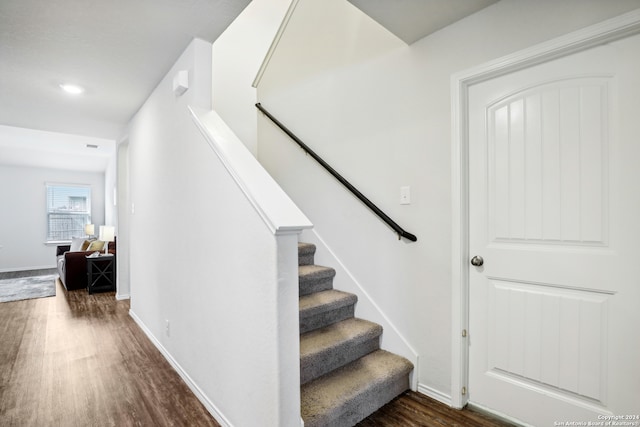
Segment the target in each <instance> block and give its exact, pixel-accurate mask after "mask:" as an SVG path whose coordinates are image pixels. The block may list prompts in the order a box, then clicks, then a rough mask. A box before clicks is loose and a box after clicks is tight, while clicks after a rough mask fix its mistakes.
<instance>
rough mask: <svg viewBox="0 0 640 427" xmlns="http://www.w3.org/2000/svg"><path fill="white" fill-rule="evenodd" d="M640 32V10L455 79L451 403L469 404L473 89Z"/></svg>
mask: <svg viewBox="0 0 640 427" xmlns="http://www.w3.org/2000/svg"><path fill="white" fill-rule="evenodd" d="M637 33H640V9H636V10H633V11H631V12H628V13H625V14H623V15H620V16H617V17H615V18H611V19H608V20H606V21H603V22H601V23H598V24H595V25H591V26H589V27H586V28H583V29H581V30H577V31H574V32H571V33H569V34H566V35H564V36H560V37H558V38H555V39H553V40H550V41H548V42H544V43H541V44H538V45H535V46H533V47H531V48H527V49H524V50H521V51H519V52H516V53H514V54H511V55H508V56H505V57H502V58H499V59H496V60H493V61H490V62H487V63H485V64H482V65H479V66H477V67H474V68H471V69H468V70H466V71H463V72H460V73H457V74H454V75H453V76H452V77H451V110H452V111H451V114H452V122H451V123H452V143H451V161H452V165H451V166H452V167H451V171H452V172H451V199H452V254H451V255H452V257H451V284H452V286H451V291H452V298H451V299H452V307H451V314H452V318H451V326H452V329H451V330H452V340H451V341H452V351H451V354H452V360H451V406H452V407H454V408H462V407H464V406H465V405H466V404H467V403H468V393H467V391H466V390H467V388H468V382H469V346H468V334H467V332H466V331H467V330H468V328H469V202H468V201H469V159H468V153H469V135H468V129H469V111H468V105H469V87H470V86H472V85H474V84H477V83H480V82H483V81H486V80H490V79H492V78H495V77H498V76H502V75H505V74H509V73H511V72H514V71H517V70H520V69H524V68H528V67H532V66H534V65H538V64H541V63H544V62H547V61H550V60H552V59H557V58H560V57H563V56H567V55H571V54H573V53H577V52H580V51H583V50H586V49H589V48H591V47H594V46H598V45H601V44H605V43H609V42H612V41H615V40H619V39H622V38H624V37H628V36H631V35H634V34H637Z"/></svg>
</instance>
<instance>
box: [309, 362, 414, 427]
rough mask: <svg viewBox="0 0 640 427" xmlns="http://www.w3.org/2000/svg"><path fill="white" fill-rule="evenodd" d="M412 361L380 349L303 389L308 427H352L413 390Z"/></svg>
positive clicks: (312, 382) (310, 383)
mask: <svg viewBox="0 0 640 427" xmlns="http://www.w3.org/2000/svg"><path fill="white" fill-rule="evenodd" d="M412 369H413V365H412V364H411V362H409V361H408V360H406V359H405V358H403V357H400V356H397V355H394V354H392V353H389V352H386V351H384V350H377V351H375V352H373V353H370V354H368V355H366V356H364V357H361V358H360V359H358V360H356V361H354V362H351V363H350V364H348V365H345V366H343V367H342V368H339V369H336V370H335V371H333V372H330V373H329V374H326V375H324V376H322V377H320V378H318V379H316V380H314V381H311V382H309V383H307V384H304V385H303V386H302V387H301V401H302V407H301V411H302V418H303V420H304V424H305V427H320V426H321V427H348V426H353V425H355V424H356V423H358V422H359V421H361V420H363V419H364V418H366V417H367V416H369V415H370V414H371V413H373V412H375V411H376V410H377V409H379V408H380V407H382V406H383V405H384V404H386V403H387V402H389V401H391V400H392V399H393V398H394V397H396V396H397V395H399V394H400V393H402V392H403V391H405V390H407V389H408V388H409V373H410V372H411V370H412Z"/></svg>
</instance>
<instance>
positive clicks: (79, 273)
mask: <svg viewBox="0 0 640 427" xmlns="http://www.w3.org/2000/svg"><path fill="white" fill-rule="evenodd" d="M69 249H71V245H60V246H58V248H57V250H56V263H57V266H58V274H59V275H60V281H61V282H62V284H63V285H64V287H65V288H66V289H67V290H68V291H71V290H74V289H86V287H87V255H91V254H92V253H93V252H95V251H78V252H70V251H69ZM101 252H104V249H103V250H102V251H101ZM109 253H112V254H114V255H115V253H116V242H109Z"/></svg>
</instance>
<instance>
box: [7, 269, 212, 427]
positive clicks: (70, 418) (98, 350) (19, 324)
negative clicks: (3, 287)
mask: <svg viewBox="0 0 640 427" xmlns="http://www.w3.org/2000/svg"><path fill="white" fill-rule="evenodd" d="M128 311H129V303H128V301H116V299H115V294H114V293H113V292H110V293H103V294H93V295H88V294H87V292H86V291H84V290H77V291H70V292H66V291H65V290H64V289H63V288H62V285H61V284H60V282H59V281H58V283H57V285H56V296H55V297H51V298H40V299H32V300H25V301H15V302H6V303H1V304H0V343H1V345H0V425H2V426H20V427H26V426H64V427H73V426H78V427H81V426H82V427H85V426H218V425H219V424H217V423H216V422H215V420H214V419H213V417H212V416H211V415H210V414H209V413H208V412H207V410H206V409H205V408H204V406H203V405H202V404H201V403H200V402H199V401H198V399H197V398H196V397H195V396H194V395H193V394H192V393H191V391H190V390H189V389H188V387H187V386H186V384H185V383H184V382H183V381H182V379H181V378H180V377H179V376H178V374H177V373H176V372H175V371H174V370H173V368H172V367H171V366H170V365H169V363H168V362H167V361H166V360H165V359H164V357H162V355H161V354H160V352H159V351H158V350H157V349H156V348H155V347H154V346H153V344H152V343H151V342H150V341H149V339H148V338H147V337H146V336H145V335H144V333H143V332H142V331H141V330H140V328H139V327H138V326H137V325H136V324H135V322H134V321H133V320H132V319H131V317H130V316H129V314H128Z"/></svg>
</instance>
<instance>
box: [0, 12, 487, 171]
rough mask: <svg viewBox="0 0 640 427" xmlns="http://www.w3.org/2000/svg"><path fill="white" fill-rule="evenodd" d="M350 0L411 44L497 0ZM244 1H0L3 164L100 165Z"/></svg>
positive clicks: (0, 144)
mask: <svg viewBox="0 0 640 427" xmlns="http://www.w3.org/2000/svg"><path fill="white" fill-rule="evenodd" d="M349 1H351V2H352V3H353V4H355V5H356V6H357V7H359V8H361V9H362V10H363V11H364V12H365V13H367V14H369V15H370V16H371V17H372V18H373V19H375V20H377V21H378V22H379V23H381V24H382V25H384V26H385V27H387V28H388V29H389V30H390V31H391V32H393V33H394V34H396V35H397V36H398V37H400V38H402V39H403V40H405V41H406V42H407V43H412V42H413V41H415V40H417V39H420V38H422V37H424V36H426V35H428V34H429V33H431V32H433V31H436V30H438V29H440V28H442V27H444V26H446V25H448V24H450V23H452V22H455V21H456V20H458V19H461V18H463V17H464V16H467V15H469V14H471V13H474V12H476V11H477V10H479V9H481V8H483V7H486V6H487V5H489V4H491V3H494V2H495V1H496V0H464V1H462V0H349ZM249 2H250V0H46V1H43V0H0V164H27V165H32V166H42V165H43V164H47V165H49V167H64V168H67V169H76V170H102V171H103V170H104V168H106V164H107V161H108V157H109V156H111V155H112V153H113V152H114V150H115V142H114V141H115V140H116V139H118V138H119V137H122V136H123V132H124V129H125V126H126V124H127V123H128V121H129V120H130V119H131V117H132V116H133V115H134V114H135V113H136V111H137V110H138V109H139V108H140V106H141V105H142V103H143V102H144V101H145V100H146V99H147V97H148V96H149V94H150V93H151V92H152V91H153V89H154V88H155V86H156V85H157V84H158V83H159V82H160V80H161V79H162V77H163V76H164V75H165V74H166V73H167V72H168V70H169V69H170V67H171V66H172V65H173V63H174V62H175V60H176V59H177V57H178V56H179V55H180V54H181V53H182V51H183V50H184V49H185V48H186V46H187V45H188V44H189V42H190V41H191V40H192V39H193V38H194V37H198V38H201V39H204V40H207V41H209V42H213V41H214V40H215V39H216V38H217V37H218V36H219V35H220V34H221V33H222V32H223V31H224V29H225V28H226V27H227V26H228V25H229V24H230V23H231V22H232V21H233V20H234V19H235V17H236V16H237V15H238V14H239V13H240V12H241V11H242V10H243V9H244V8H245V7H246V5H247V4H248V3H249ZM61 83H75V84H79V85H82V86H83V87H85V89H86V92H85V93H84V94H82V95H80V96H75V97H74V96H70V95H68V94H66V93H64V92H63V91H62V90H60V87H59V85H60V84H61ZM16 128H24V129H16ZM69 135H72V136H83V137H89V138H97V139H95V140H94V141H93V142H94V143H95V144H93V145H99V146H100V149H99V150H96V149H87V148H86V144H88V143H91V142H88V140H87V139H86V138H84V139H83V138H75V137H71V136H69ZM39 146H41V147H42V149H40V150H39V149H37V147H39ZM74 159H75V161H74Z"/></svg>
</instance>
